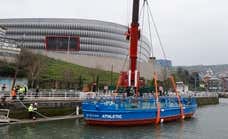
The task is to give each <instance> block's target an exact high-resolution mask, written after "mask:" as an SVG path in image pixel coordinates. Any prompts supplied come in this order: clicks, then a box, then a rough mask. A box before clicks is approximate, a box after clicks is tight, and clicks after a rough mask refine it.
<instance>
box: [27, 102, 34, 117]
mask: <svg viewBox="0 0 228 139" xmlns="http://www.w3.org/2000/svg"><path fill="white" fill-rule="evenodd" d="M33 111H34V108H33V104H30V106H29V107H28V112H29V119H33Z"/></svg>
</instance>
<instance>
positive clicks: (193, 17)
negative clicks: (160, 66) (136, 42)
mask: <svg viewBox="0 0 228 139" xmlns="http://www.w3.org/2000/svg"><path fill="white" fill-rule="evenodd" d="M149 2H150V4H151V6H152V12H153V15H154V18H155V20H156V24H157V26H158V30H159V33H160V37H161V39H162V42H163V44H164V49H165V52H166V55H167V57H168V58H169V59H171V60H172V62H173V64H174V65H197V64H228V49H227V44H228V39H227V38H228V8H227V5H228V1H227V0H149ZM131 3H132V0H1V1H0V5H1V8H0V18H31V17H32V18H85V19H97V20H104V21H111V22H116V23H120V24H124V25H127V24H129V22H128V21H129V20H130V19H131V17H130V16H131V6H132V5H131ZM145 22H147V21H145ZM154 42H155V48H154V49H155V51H156V53H155V56H157V57H160V58H161V51H160V47H159V45H158V43H157V41H156V39H154Z"/></svg>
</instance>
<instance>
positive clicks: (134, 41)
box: [129, 0, 140, 86]
mask: <svg viewBox="0 0 228 139" xmlns="http://www.w3.org/2000/svg"><path fill="white" fill-rule="evenodd" d="M139 1H140V0H133V8H132V23H131V28H130V52H129V53H130V61H129V62H130V63H129V70H130V71H131V72H130V73H131V76H130V79H129V80H130V82H131V84H130V85H131V86H134V85H135V82H137V81H136V78H135V74H137V73H136V70H137V47H138V39H139V29H138V27H139V23H138V18H139Z"/></svg>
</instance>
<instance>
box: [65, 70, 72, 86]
mask: <svg viewBox="0 0 228 139" xmlns="http://www.w3.org/2000/svg"><path fill="white" fill-rule="evenodd" d="M63 75H64V77H63V79H64V82H65V83H66V85H67V88H70V87H71V86H70V84H71V83H72V82H73V81H74V72H73V70H72V69H71V68H65V69H64V71H63Z"/></svg>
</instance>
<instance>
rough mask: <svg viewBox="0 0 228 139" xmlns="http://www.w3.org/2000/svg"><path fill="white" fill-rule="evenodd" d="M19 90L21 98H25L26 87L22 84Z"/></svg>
mask: <svg viewBox="0 0 228 139" xmlns="http://www.w3.org/2000/svg"><path fill="white" fill-rule="evenodd" d="M18 92H19V98H20V100H23V99H24V96H25V88H24V87H23V86H22V87H20V89H19V90H18Z"/></svg>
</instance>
